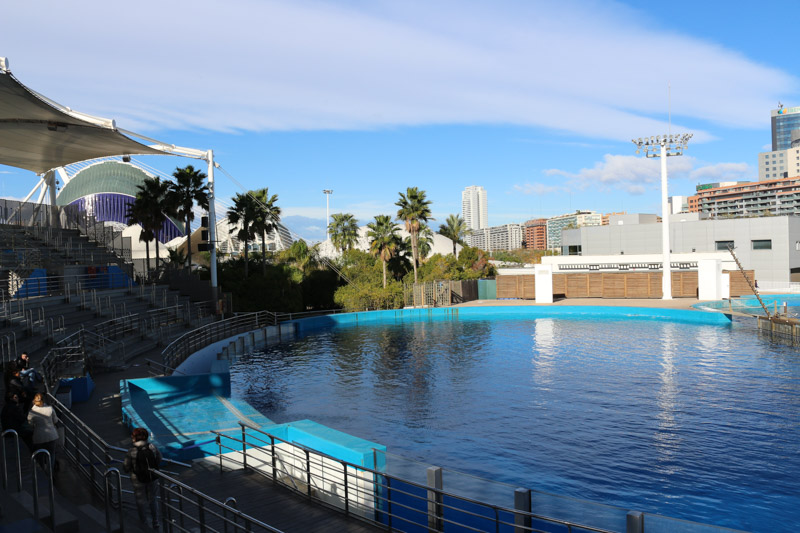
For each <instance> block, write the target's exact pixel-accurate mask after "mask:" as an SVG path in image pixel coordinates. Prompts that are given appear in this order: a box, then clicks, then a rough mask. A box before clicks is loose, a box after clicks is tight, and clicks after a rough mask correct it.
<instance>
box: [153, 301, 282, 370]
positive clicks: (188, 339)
mask: <svg viewBox="0 0 800 533" xmlns="http://www.w3.org/2000/svg"><path fill="white" fill-rule="evenodd" d="M277 323H278V319H277V317H276V315H275V313H272V312H270V311H258V312H255V313H243V314H240V315H236V316H234V317H232V318H226V319H225V320H220V321H218V322H214V323H212V324H208V325H206V326H204V327H202V328H198V329H195V330H192V331H190V332H188V333H186V334H185V335H182V336H181V337H179V338H177V339H175V340H174V341H172V343H170V344H169V346H167V347H166V348H165V349H164V351H163V352H161V359H162V360H161V363H162V364H163V365H164V367H165V368H169V369H175V368H178V367H179V366H180V365H181V363H183V362H184V361H185V360H186V359H187V358H188V357H189V356H190V355H192V354H193V353H194V352H196V351H197V350H200V349H202V348H205V347H206V346H208V345H210V344H213V343H215V342H217V341H221V340H224V339H227V338H228V337H232V336H234V335H238V334H239V333H246V332H248V331H253V330H255V329H258V328H262V327H264V326H274V325H276V324H277Z"/></svg>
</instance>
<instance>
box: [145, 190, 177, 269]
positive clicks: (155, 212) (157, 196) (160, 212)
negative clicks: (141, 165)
mask: <svg viewBox="0 0 800 533" xmlns="http://www.w3.org/2000/svg"><path fill="white" fill-rule="evenodd" d="M139 193H140V194H143V195H144V198H145V199H144V202H145V203H146V204H147V205H149V206H150V209H151V212H150V222H151V223H152V227H151V228H150V229H151V230H152V231H153V236H154V237H155V241H156V270H158V267H159V265H158V264H159V261H160V257H161V254H160V252H159V249H158V245H159V237H160V236H161V230H162V229H163V227H164V223H165V222H166V221H167V215H168V214H169V212H170V206H169V204H168V202H167V194H168V193H169V183H168V182H166V181H161V180H160V179H159V178H147V179H145V180H144V186H140V187H139ZM138 196H139V194H137V197H138Z"/></svg>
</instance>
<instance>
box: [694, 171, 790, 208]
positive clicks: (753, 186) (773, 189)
mask: <svg viewBox="0 0 800 533" xmlns="http://www.w3.org/2000/svg"><path fill="white" fill-rule="evenodd" d="M688 199H689V211H690V212H698V213H707V214H708V215H709V216H710V217H712V218H740V217H758V216H766V215H793V216H798V215H800V177H797V176H794V177H789V178H781V179H776V180H773V179H771V180H762V181H754V182H749V183H733V184H724V183H722V184H720V183H710V184H708V185H698V186H697V194H696V195H694V196H690V197H689V198H688Z"/></svg>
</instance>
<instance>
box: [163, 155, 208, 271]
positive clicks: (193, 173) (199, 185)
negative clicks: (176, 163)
mask: <svg viewBox="0 0 800 533" xmlns="http://www.w3.org/2000/svg"><path fill="white" fill-rule="evenodd" d="M172 176H173V177H174V178H175V181H173V182H170V184H169V193H168V195H167V203H168V204H169V205H170V206H172V210H173V212H174V213H175V214H176V216H179V217H180V218H181V220H183V221H185V222H186V244H187V247H186V249H187V254H186V262H187V263H188V265H189V271H190V272H191V268H192V236H191V227H190V225H191V223H192V220H194V212H193V209H194V204H195V203H197V205H198V206H200V207H201V208H202V209H205V210H208V186H206V184H205V183H203V180H205V179H206V175H205V174H204V173H203V172H202V171H200V170H195V168H194V167H193V166H192V165H187V166H186V167H184V168H177V169H175V172H173V173H172Z"/></svg>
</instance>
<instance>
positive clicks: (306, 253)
mask: <svg viewBox="0 0 800 533" xmlns="http://www.w3.org/2000/svg"><path fill="white" fill-rule="evenodd" d="M281 258H282V259H283V260H284V261H286V262H287V263H290V264H292V265H294V267H295V268H297V269H298V270H300V272H302V273H303V276H305V275H306V274H308V273H309V271H311V270H314V269H316V268H317V267H318V266H319V245H318V244H315V245H314V246H312V247H310V248H309V246H308V244H307V243H306V241H304V240H303V239H298V240H296V241H294V242H293V243H292V245H291V246H290V247H289V249H288V250H285V251H284V252H283V253H282V254H281Z"/></svg>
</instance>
